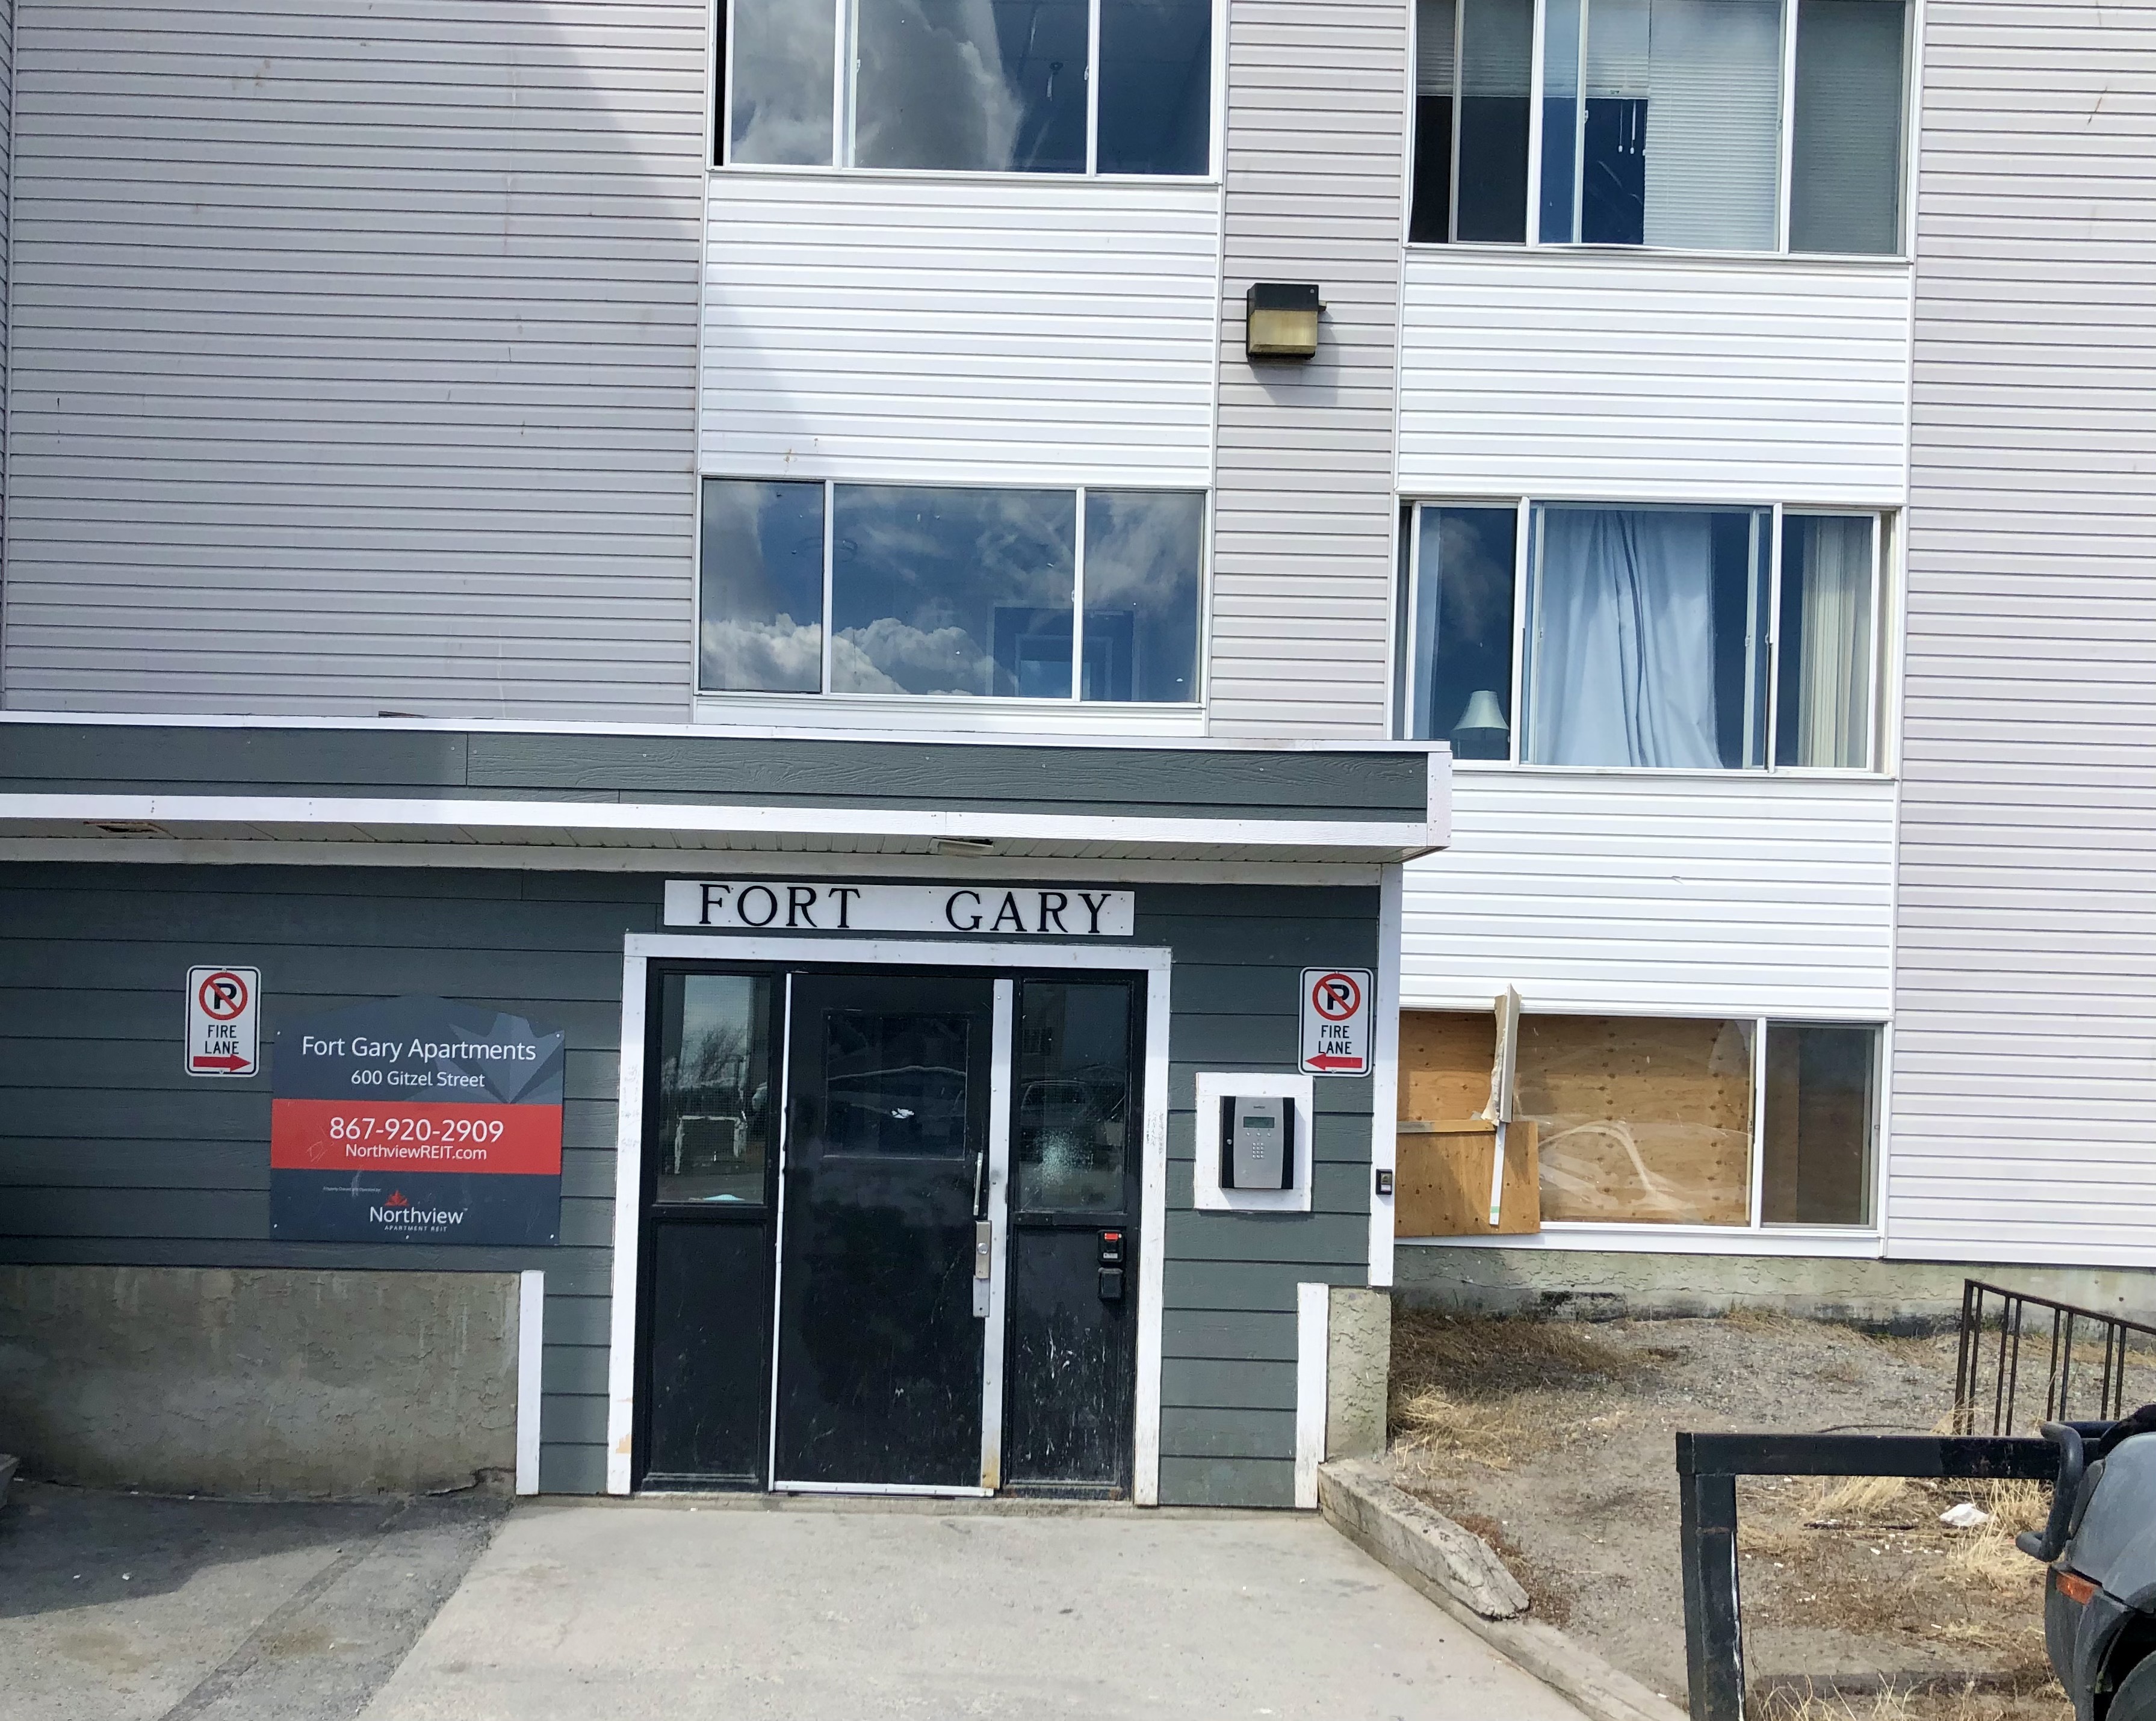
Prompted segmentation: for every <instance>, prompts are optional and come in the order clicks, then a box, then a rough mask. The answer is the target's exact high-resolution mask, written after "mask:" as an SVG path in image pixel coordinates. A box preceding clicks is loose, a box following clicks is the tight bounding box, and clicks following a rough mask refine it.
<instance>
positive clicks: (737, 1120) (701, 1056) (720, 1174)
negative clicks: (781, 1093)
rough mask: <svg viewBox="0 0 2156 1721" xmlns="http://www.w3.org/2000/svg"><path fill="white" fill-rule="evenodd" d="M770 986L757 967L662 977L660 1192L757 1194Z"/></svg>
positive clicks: (688, 1196) (768, 1120)
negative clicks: (755, 971)
mask: <svg viewBox="0 0 2156 1721" xmlns="http://www.w3.org/2000/svg"><path fill="white" fill-rule="evenodd" d="M771 986H772V983H771V981H770V979H769V978H768V977H767V976H758V975H746V974H669V975H666V976H663V977H662V980H661V981H660V993H659V1011H660V1068H659V1145H658V1155H659V1164H658V1186H657V1190H656V1191H655V1193H656V1197H657V1199H658V1200H660V1201H667V1202H695V1203H705V1202H717V1201H723V1202H727V1203H734V1202H761V1201H763V1200H764V1166H765V1164H766V1162H767V1160H768V1158H769V1156H770V1152H771V1136H772V1121H773V1111H772V1087H771V1015H772V1010H771Z"/></svg>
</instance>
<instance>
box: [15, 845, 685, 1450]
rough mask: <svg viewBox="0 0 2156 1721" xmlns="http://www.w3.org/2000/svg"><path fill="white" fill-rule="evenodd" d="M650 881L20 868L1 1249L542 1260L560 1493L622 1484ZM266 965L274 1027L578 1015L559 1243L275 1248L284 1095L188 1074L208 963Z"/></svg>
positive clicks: (158, 1255) (654, 889) (475, 1264)
mask: <svg viewBox="0 0 2156 1721" xmlns="http://www.w3.org/2000/svg"><path fill="white" fill-rule="evenodd" d="M657 893H658V885H657V884H656V882H655V881H654V880H651V879H648V878H629V879H621V878H609V877H606V876H603V875H595V874H588V873H574V874H567V875H563V874H544V873H503V872H491V873H488V872H460V871H448V870H442V871H416V872H408V871H388V870H382V871H364V872H362V871H350V872H347V871H344V870H341V869H336V868H324V869H321V870H316V869H314V868H256V867H245V868H239V867H234V868H193V867H165V866H111V867H54V866H44V865H18V866H8V867H4V868H0V1119H4V1121H0V1259H5V1260H8V1261H11V1262H98V1263H115V1264H121V1265H136V1266H164V1265H179V1266H221V1267H341V1268H431V1269H434V1270H437V1271H455V1270H458V1269H472V1270H485V1271H499V1270H501V1269H506V1268H535V1267H536V1268H543V1269H545V1271H546V1274H547V1349H546V1354H545V1365H544V1390H545V1396H544V1399H543V1403H542V1424H541V1427H542V1437H543V1443H542V1447H541V1452H540V1473H539V1474H540V1485H541V1486H542V1488H546V1489H547V1490H549V1491H555V1490H561V1491H580V1490H592V1489H598V1488H603V1487H604V1486H605V1484H606V1459H605V1438H606V1355H607V1353H606V1344H607V1310H608V1299H609V1290H610V1287H609V1283H608V1273H609V1271H610V1263H611V1260H612V1248H611V1238H612V1235H613V1165H614V1151H613V1147H614V1117H615V1106H614V1095H615V1091H616V1089H615V1082H616V1073H617V1057H618V1052H619V1038H620V1027H621V961H622V938H623V935H624V933H627V932H632V931H644V930H650V929H651V928H652V927H653V926H654V925H655V924H656V921H657V919H658V915H657V909H656V899H657ZM206 960H213V961H221V962H238V963H244V964H248V965H251V966H255V967H259V969H260V970H261V971H262V983H263V984H262V990H263V1002H262V1010H263V1021H262V1034H263V1043H264V1054H265V1063H266V1062H267V1058H268V1053H269V1042H270V1037H271V1036H272V1035H274V1034H275V1032H276V1029H277V1027H278V1026H279V1024H280V1022H289V1021H292V1020H295V1019H297V1018H299V1017H305V1016H311V1015H312V1014H314V1013H315V1012H317V1011H321V1010H328V1009H334V1008H336V1007H337V1006H341V1005H344V1004H349V1003H354V1002H357V1001H361V1000H362V999H366V998H371V997H382V996H394V995H396V994H398V993H400V992H414V993H439V994H441V995H443V996H449V997H454V998H463V999H470V1000H471V1001H475V1002H486V1003H490V1004H496V1005H499V1006H500V1007H501V1008H502V1009H505V1010H510V1011H514V1012H518V1013H521V1014H524V1015H528V1016H530V1017H533V1018H534V1019H535V1020H538V1021H541V1022H547V1023H550V1024H552V1025H554V1026H557V1027H562V1028H563V1029H565V1030H566V1031H567V1035H568V1047H569V1052H568V1070H567V1094H566V1099H565V1104H564V1108H563V1119H562V1129H563V1135H562V1242H561V1244H560V1245H559V1246H558V1247H555V1248H552V1249H469V1248H465V1249H459V1248H436V1247H427V1248H418V1247H412V1248H400V1247H387V1246H357V1245H342V1244H331V1243H292V1242H273V1241H272V1240H271V1239H270V1237H269V1148H268V1143H269V1091H270V1080H269V1074H268V1073H266V1071H265V1073H264V1074H263V1075H262V1076H259V1077H258V1078H254V1080H252V1081H246V1082H206V1081H199V1080H196V1079H194V1078H190V1077H188V1076H187V1075H185V1074H183V1073H182V1071H181V1068H180V1040H181V1033H182V1025H183V1022H184V1002H183V998H182V991H183V981H184V980H185V977H186V974H187V969H188V967H189V966H191V965H193V964H194V963H198V962H202V961H206Z"/></svg>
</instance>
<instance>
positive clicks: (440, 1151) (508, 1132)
mask: <svg viewBox="0 0 2156 1721" xmlns="http://www.w3.org/2000/svg"><path fill="white" fill-rule="evenodd" d="M269 1166H270V1169H271V1170H276V1171H315V1170H322V1171H372V1170H380V1171H398V1170H405V1171H462V1172H490V1171H491V1172H499V1173H503V1174H507V1175H520V1174H521V1175H523V1176H545V1177H558V1176H561V1175H562V1108H561V1107H560V1106H558V1105H457V1104H411V1103H403V1104H400V1103H398V1102H397V1101H394V1100H383V1099H276V1100H272V1101H271V1102H270V1104H269Z"/></svg>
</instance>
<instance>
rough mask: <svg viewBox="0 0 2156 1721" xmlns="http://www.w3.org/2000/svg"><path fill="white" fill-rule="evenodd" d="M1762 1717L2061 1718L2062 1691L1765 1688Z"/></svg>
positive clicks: (2054, 1687) (1897, 1720) (1794, 1720)
mask: <svg viewBox="0 0 2156 1721" xmlns="http://www.w3.org/2000/svg"><path fill="white" fill-rule="evenodd" d="M1758 1713H1759V1714H1760V1715H1762V1716H1763V1718H1764V1721H2051V1718H2052V1717H2054V1716H2056V1717H2058V1718H2060V1721H2066V1717H2067V1716H2069V1715H2070V1714H2071V1711H2070V1710H2069V1709H2068V1708H2067V1706H2066V1693H2065V1691H2064V1690H2062V1689H2061V1688H2060V1686H2059V1684H2058V1683H2057V1682H2056V1680H2054V1681H2051V1682H2048V1683H2046V1684H2044V1685H2042V1686H2040V1687H2039V1688H2035V1689H2034V1690H2025V1691H1997V1690H1982V1689H1979V1688H1977V1687H1975V1686H1974V1685H1969V1686H1965V1687H1963V1688H1962V1689H1960V1690H1958V1691H1957V1690H1953V1689H1950V1688H1948V1689H1937V1688H1934V1689H1930V1690H1923V1691H1911V1690H1907V1689H1900V1690H1889V1691H1881V1692H1874V1693H1864V1694H1862V1695H1853V1694H1847V1693H1837V1692H1796V1691H1791V1690H1788V1689H1777V1690H1772V1691H1768V1693H1765V1695H1764V1697H1763V1699H1762V1700H1761V1701H1760V1703H1759V1704H1758Z"/></svg>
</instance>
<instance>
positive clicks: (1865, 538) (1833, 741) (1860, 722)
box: [1781, 516, 1871, 770]
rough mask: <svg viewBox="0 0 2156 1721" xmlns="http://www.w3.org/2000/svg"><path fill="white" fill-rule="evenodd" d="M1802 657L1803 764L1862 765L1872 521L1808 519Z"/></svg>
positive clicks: (1787, 716)
mask: <svg viewBox="0 0 2156 1721" xmlns="http://www.w3.org/2000/svg"><path fill="white" fill-rule="evenodd" d="M1804 524H1805V525H1806V527H1807V528H1808V530H1807V532H1806V537H1807V539H1808V540H1809V541H1808V543H1807V544H1806V546H1805V553H1804V613H1803V618H1802V627H1803V651H1804V661H1803V663H1801V664H1800V665H1799V670H1798V676H1799V679H1798V682H1797V709H1795V711H1794V712H1791V711H1789V710H1788V709H1784V711H1783V712H1782V714H1781V720H1782V721H1783V722H1784V723H1787V722H1789V721H1790V720H1791V719H1792V718H1793V717H1794V720H1795V722H1796V725H1797V734H1798V742H1797V762H1798V763H1799V765H1815V766H1841V767H1843V768H1845V769H1851V770H1861V768H1862V767H1863V766H1865V765H1866V764H1867V763H1869V761H1867V760H1866V757H1865V753H1866V740H1867V736H1866V730H1868V729H1869V728H1870V726H1871V725H1870V723H1869V717H1870V710H1869V707H1870V705H1871V521H1870V520H1855V519H1841V520H1837V519H1835V518H1833V517H1831V516H1827V517H1822V518H1820V519H1816V520H1807V521H1805V522H1804Z"/></svg>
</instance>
